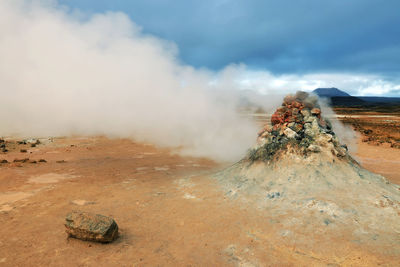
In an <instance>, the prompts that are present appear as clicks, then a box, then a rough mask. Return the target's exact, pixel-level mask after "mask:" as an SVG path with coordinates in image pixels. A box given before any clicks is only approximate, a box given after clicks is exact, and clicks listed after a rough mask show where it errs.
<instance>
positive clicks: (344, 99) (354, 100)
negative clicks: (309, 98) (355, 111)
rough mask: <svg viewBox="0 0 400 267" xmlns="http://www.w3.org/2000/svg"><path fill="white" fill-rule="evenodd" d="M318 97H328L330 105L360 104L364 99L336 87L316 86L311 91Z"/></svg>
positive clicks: (363, 102)
mask: <svg viewBox="0 0 400 267" xmlns="http://www.w3.org/2000/svg"><path fill="white" fill-rule="evenodd" d="M312 92H313V93H314V94H316V95H317V96H318V97H320V98H325V99H328V100H329V102H330V104H331V105H332V106H346V107H347V106H360V105H364V104H365V101H364V100H362V99H360V98H358V97H355V96H351V95H349V94H348V93H346V92H344V91H342V90H339V89H337V88H334V87H332V88H317V89H315V90H314V91H312Z"/></svg>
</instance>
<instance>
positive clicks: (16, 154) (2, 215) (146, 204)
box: [0, 118, 400, 266]
mask: <svg viewBox="0 0 400 267" xmlns="http://www.w3.org/2000/svg"><path fill="white" fill-rule="evenodd" d="M375 120H377V119H376V118H375ZM359 122H360V123H362V121H359ZM397 130H398V128H397ZM387 132H388V133H390V131H387ZM394 132H396V128H395V130H394ZM363 138H364V136H362V137H361V138H360V142H359V149H358V152H357V158H358V159H359V160H360V161H361V163H362V164H363V166H364V167H366V168H367V169H369V170H370V171H373V172H376V173H379V174H382V175H383V176H385V177H386V178H388V179H389V180H390V181H392V182H394V183H398V184H399V183H400V172H399V171H398V170H399V169H400V149H398V148H396V147H391V145H390V144H389V143H387V144H384V143H382V144H380V145H376V144H374V143H372V142H370V143H368V142H362V139H363ZM21 148H26V149H27V150H28V152H27V153H21V152H20V149H21ZM171 152H173V151H170V150H168V149H160V148H156V147H154V146H152V145H148V144H139V143H134V142H132V141H129V140H121V139H115V140H110V139H106V138H103V137H90V138H78V137H74V138H57V139H54V141H53V142H49V143H47V144H40V145H38V146H36V147H30V146H28V145H15V147H14V148H13V149H11V150H10V151H9V152H8V153H6V154H2V155H0V160H1V159H6V160H8V161H9V162H11V163H6V164H0V224H1V230H0V235H1V239H0V265H1V266H48V265H51V266H271V265H272V266H278V265H279V266H282V265H283V266H312V265H314V266H315V265H316V266H324V265H344V266H377V265H386V266H395V265H396V264H398V262H400V255H399V254H388V253H385V250H384V248H380V247H379V243H375V241H374V240H371V241H370V242H368V243H359V242H355V241H354V240H353V239H352V236H351V234H350V233H341V232H338V233H337V235H336V236H337V238H336V239H328V238H325V237H324V232H319V233H313V232H310V235H309V236H308V237H306V238H308V239H309V242H300V240H304V236H302V237H300V236H296V234H294V235H287V234H286V233H285V232H284V231H283V230H284V229H281V227H280V223H279V221H274V220H270V218H269V216H268V212H266V211H260V210H257V209H255V208H252V207H248V206H247V205H246V204H245V203H240V202H237V201H231V200H228V199H227V198H225V196H224V194H223V193H222V191H221V190H220V189H219V186H218V185H217V183H216V182H215V181H214V180H211V179H209V178H206V177H205V176H201V174H208V173H212V172H215V171H216V170H219V169H222V168H224V167H225V166H226V164H217V163H215V162H212V161H210V160H207V159H200V158H190V157H181V156H178V155H174V154H173V153H171ZM26 157H29V158H30V159H31V160H32V159H34V160H39V159H41V158H43V159H45V160H46V161H47V163H29V162H26V163H12V161H13V160H14V159H16V158H17V159H21V158H26ZM61 160H64V161H65V162H62V163H57V161H61ZM198 175H200V176H198ZM74 209H78V210H84V211H91V212H96V213H101V214H104V215H108V216H112V217H113V218H115V220H116V221H117V223H118V225H119V227H120V237H119V238H118V239H117V240H116V241H115V242H114V243H111V244H97V243H91V242H83V241H80V240H75V239H67V236H66V234H65V229H64V226H63V224H64V219H65V215H66V213H67V212H68V211H70V210H74ZM288 216H290V215H288ZM329 227H330V226H328V225H327V226H326V229H327V230H326V231H333V230H332V229H330V228H329ZM399 240H400V238H399ZM399 250H400V241H399V249H398V250H397V251H399Z"/></svg>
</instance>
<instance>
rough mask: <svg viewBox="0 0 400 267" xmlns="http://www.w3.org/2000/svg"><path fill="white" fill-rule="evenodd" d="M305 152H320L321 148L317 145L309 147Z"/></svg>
mask: <svg viewBox="0 0 400 267" xmlns="http://www.w3.org/2000/svg"><path fill="white" fill-rule="evenodd" d="M307 150H308V151H311V152H321V147H319V146H317V145H309V146H308V148H307Z"/></svg>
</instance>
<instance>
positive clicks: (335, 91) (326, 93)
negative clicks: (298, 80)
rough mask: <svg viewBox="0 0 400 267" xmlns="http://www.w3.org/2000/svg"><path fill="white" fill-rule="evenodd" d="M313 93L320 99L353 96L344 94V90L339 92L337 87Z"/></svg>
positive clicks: (319, 89)
mask: <svg viewBox="0 0 400 267" xmlns="http://www.w3.org/2000/svg"><path fill="white" fill-rule="evenodd" d="M312 92H313V93H314V94H316V95H317V96H319V97H349V96H351V95H349V94H348V93H346V92H343V91H342V90H339V89H337V88H335V87H332V88H317V89H315V90H314V91H312Z"/></svg>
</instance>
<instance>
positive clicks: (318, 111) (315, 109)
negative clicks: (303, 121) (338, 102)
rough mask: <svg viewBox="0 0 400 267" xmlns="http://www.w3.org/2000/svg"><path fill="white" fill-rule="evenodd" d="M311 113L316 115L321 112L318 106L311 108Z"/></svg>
mask: <svg viewBox="0 0 400 267" xmlns="http://www.w3.org/2000/svg"><path fill="white" fill-rule="evenodd" d="M311 114H312V115H314V116H318V115H319V114H321V110H320V109H319V108H313V109H312V110H311Z"/></svg>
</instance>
